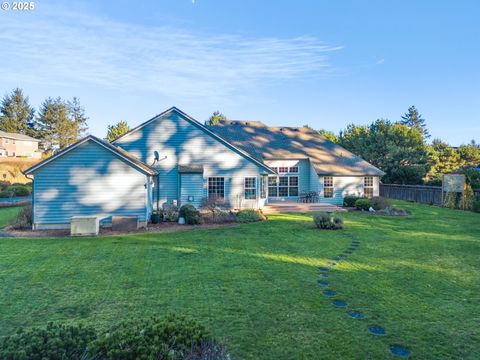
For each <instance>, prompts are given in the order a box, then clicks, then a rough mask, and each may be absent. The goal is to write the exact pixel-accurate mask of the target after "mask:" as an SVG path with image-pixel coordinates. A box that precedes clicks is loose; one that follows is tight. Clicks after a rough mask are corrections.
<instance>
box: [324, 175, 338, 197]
mask: <svg viewBox="0 0 480 360" xmlns="http://www.w3.org/2000/svg"><path fill="white" fill-rule="evenodd" d="M326 178H331V179H332V183H331V185H329V186H327V184H326V181H325V179H326ZM333 180H334V178H333V176H324V177H323V197H324V198H325V199H333V197H334V195H335V188H334V182H333ZM325 189H332V195H331V196H325Z"/></svg>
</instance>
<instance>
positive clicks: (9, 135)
mask: <svg viewBox="0 0 480 360" xmlns="http://www.w3.org/2000/svg"><path fill="white" fill-rule="evenodd" d="M0 138H7V139H14V140H24V141H36V142H40V140H38V139H35V138H33V137H31V136H28V135H23V134H17V133H10V132H5V131H1V130H0Z"/></svg>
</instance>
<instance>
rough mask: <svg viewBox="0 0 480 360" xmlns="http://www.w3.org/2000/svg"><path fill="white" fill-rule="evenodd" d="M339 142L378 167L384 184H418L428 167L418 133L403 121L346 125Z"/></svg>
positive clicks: (426, 157)
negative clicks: (381, 171)
mask: <svg viewBox="0 0 480 360" xmlns="http://www.w3.org/2000/svg"><path fill="white" fill-rule="evenodd" d="M340 145H342V146H344V147H345V148H346V149H347V150H350V151H351V152H353V153H354V154H357V155H359V156H360V157H362V158H363V159H365V160H366V161H368V162H370V163H371V164H373V165H375V166H377V167H378V168H380V169H382V170H383V171H384V172H385V173H386V174H385V176H384V177H383V179H382V180H383V181H384V182H385V183H395V184H421V183H422V180H423V177H424V176H425V174H426V173H427V171H428V170H429V158H428V153H427V148H426V146H425V143H424V140H423V137H422V133H421V132H420V131H419V130H418V129H416V128H413V127H412V128H410V127H408V126H407V125H405V124H401V123H391V122H390V121H388V120H383V119H379V120H377V121H376V122H374V123H373V124H371V125H370V126H368V125H366V126H365V125H363V126H357V125H349V126H348V127H347V129H346V130H345V131H344V132H343V135H342V137H341V139H340Z"/></svg>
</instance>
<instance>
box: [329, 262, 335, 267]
mask: <svg viewBox="0 0 480 360" xmlns="http://www.w3.org/2000/svg"><path fill="white" fill-rule="evenodd" d="M335 265H337V263H335V262H329V263H327V266H335Z"/></svg>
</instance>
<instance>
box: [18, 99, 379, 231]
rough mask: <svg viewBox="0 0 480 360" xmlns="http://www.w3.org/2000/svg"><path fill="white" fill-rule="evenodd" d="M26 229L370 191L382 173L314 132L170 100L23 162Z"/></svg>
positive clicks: (334, 200)
mask: <svg viewBox="0 0 480 360" xmlns="http://www.w3.org/2000/svg"><path fill="white" fill-rule="evenodd" d="M25 174H26V175H34V182H33V208H34V213H33V222H34V228H35V229H45V228H68V227H69V222H70V218H71V217H72V216H77V215H98V216H99V217H100V218H101V219H102V224H103V226H109V224H110V223H111V217H112V216H121V215H135V216H137V217H138V221H139V226H145V225H146V224H147V222H148V219H149V217H150V214H151V212H152V210H153V209H154V208H156V207H157V206H162V205H163V204H165V203H168V204H176V205H178V206H180V205H183V204H192V205H193V206H195V207H199V206H200V204H201V201H202V199H203V198H205V197H210V196H216V197H221V198H224V199H225V201H226V202H227V203H228V204H229V205H230V207H231V208H237V209H238V208H262V207H264V206H265V205H266V204H267V203H269V202H274V201H296V200H297V199H298V198H299V196H300V195H301V194H302V193H306V192H317V193H319V194H320V196H319V198H318V201H319V202H323V203H327V204H340V203H341V201H342V199H343V197H344V196H345V195H347V194H358V195H360V194H366V195H368V196H373V195H378V189H379V177H380V176H382V175H383V172H382V171H381V170H379V169H377V168H375V167H374V166H372V165H370V164H369V163H367V162H365V161H364V160H362V159H361V158H359V157H357V156H355V155H353V154H351V153H350V152H348V151H347V150H345V149H343V148H342V147H340V146H338V145H336V144H334V143H332V142H330V141H328V140H327V139H325V138H324V137H323V136H321V135H319V134H317V133H315V132H313V131H311V130H308V129H304V128H302V129H295V128H274V127H268V126H266V125H264V124H262V123H260V122H243V121H241V122H240V121H238V122H224V123H221V124H219V125H217V126H205V125H203V124H201V123H199V122H198V121H196V120H195V119H193V118H192V117H190V116H189V115H187V114H185V113H184V112H182V111H181V110H179V109H177V108H175V107H173V108H171V109H169V110H167V111H165V112H163V113H161V114H159V115H157V116H155V117H153V118H152V119H150V120H148V121H146V122H145V123H143V124H141V125H139V126H137V127H136V128H134V129H132V130H131V131H130V132H128V133H127V134H125V135H123V136H122V137H120V138H118V139H116V140H115V141H113V142H112V143H111V144H110V143H107V142H105V141H103V140H100V139H98V138H96V137H94V136H88V137H86V138H85V139H83V140H81V141H79V142H77V143H76V144H74V145H72V146H70V147H68V148H66V149H64V150H63V151H61V152H59V153H57V154H56V155H54V156H53V157H51V158H49V159H47V160H45V161H43V162H41V163H39V164H37V165H35V166H33V167H31V168H30V169H28V170H27V171H26V172H25Z"/></svg>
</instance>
